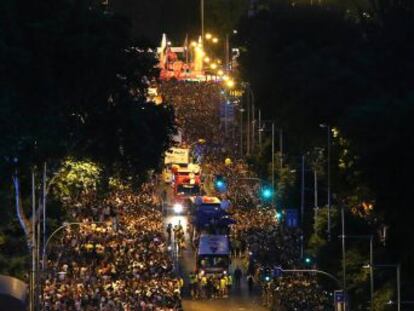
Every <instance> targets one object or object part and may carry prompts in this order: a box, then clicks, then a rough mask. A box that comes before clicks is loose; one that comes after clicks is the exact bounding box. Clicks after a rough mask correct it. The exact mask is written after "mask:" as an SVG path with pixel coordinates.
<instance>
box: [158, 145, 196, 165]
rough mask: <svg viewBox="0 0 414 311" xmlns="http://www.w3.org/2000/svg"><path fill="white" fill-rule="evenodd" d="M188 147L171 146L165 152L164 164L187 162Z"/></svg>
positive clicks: (188, 156)
mask: <svg viewBox="0 0 414 311" xmlns="http://www.w3.org/2000/svg"><path fill="white" fill-rule="evenodd" d="M189 161H190V149H183V148H171V149H170V150H168V151H167V152H166V153H165V159H164V164H188V162H189Z"/></svg>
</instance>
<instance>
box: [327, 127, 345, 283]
mask: <svg viewBox="0 0 414 311" xmlns="http://www.w3.org/2000/svg"><path fill="white" fill-rule="evenodd" d="M327 130H328V240H329V241H330V240H331V127H330V126H329V125H328V126H327ZM344 234H345V233H344ZM344 288H345V287H344Z"/></svg>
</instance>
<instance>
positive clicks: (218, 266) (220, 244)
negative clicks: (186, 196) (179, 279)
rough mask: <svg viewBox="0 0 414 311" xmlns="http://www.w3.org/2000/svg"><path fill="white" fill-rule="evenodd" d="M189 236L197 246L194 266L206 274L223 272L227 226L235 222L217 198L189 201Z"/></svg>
mask: <svg viewBox="0 0 414 311" xmlns="http://www.w3.org/2000/svg"><path fill="white" fill-rule="evenodd" d="M190 213H191V222H190V224H191V227H190V237H191V239H192V242H193V244H194V245H195V246H196V248H197V256H196V269H197V271H198V272H200V271H203V273H207V274H224V273H227V272H228V268H229V264H230V242H229V237H228V235H229V230H230V228H229V226H230V225H231V224H234V223H235V221H234V220H233V219H231V218H230V216H229V214H228V213H227V211H226V210H225V209H223V208H222V206H221V201H220V199H218V198H217V197H210V196H199V197H195V198H191V200H190Z"/></svg>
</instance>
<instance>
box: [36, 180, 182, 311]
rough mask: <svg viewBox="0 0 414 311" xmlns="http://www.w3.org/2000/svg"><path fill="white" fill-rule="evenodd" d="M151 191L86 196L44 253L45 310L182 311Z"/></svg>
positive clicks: (149, 188)
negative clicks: (99, 197)
mask: <svg viewBox="0 0 414 311" xmlns="http://www.w3.org/2000/svg"><path fill="white" fill-rule="evenodd" d="M152 198H153V196H152V189H151V187H149V186H148V185H145V186H144V187H143V188H142V190H141V191H140V194H139V195H137V194H134V193H132V192H129V191H122V192H116V193H113V194H112V195H111V196H110V197H108V198H107V199H105V200H104V201H103V202H100V201H98V200H97V199H96V198H94V197H91V196H88V197H85V198H83V199H82V200H81V201H80V202H78V203H77V204H76V206H75V207H74V209H73V213H72V216H73V218H74V220H77V221H80V222H81V223H82V225H80V226H79V228H72V227H70V226H68V227H66V229H65V230H64V232H63V234H62V236H61V238H60V239H61V241H60V243H55V246H54V247H53V248H51V249H50V250H49V252H50V253H51V254H50V255H49V258H51V259H53V260H50V261H49V263H48V268H49V269H48V273H47V276H46V280H45V284H44V287H43V303H44V310H59V311H63V310H68V311H69V310H76V311H80V310H100V311H101V310H102V311H110V310H111V311H116V310H119V311H121V310H125V311H127V310H140V311H151V310H154V311H155V310H157V311H167V310H168V311H171V310H181V287H182V282H180V280H179V279H177V278H175V277H174V273H173V266H172V262H171V259H170V257H169V255H168V252H167V243H166V240H165V237H164V230H163V224H162V213H161V212H160V210H159V209H158V208H157V207H156V206H155V205H154V204H153V200H152Z"/></svg>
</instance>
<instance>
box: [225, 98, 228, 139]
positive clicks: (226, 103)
mask: <svg viewBox="0 0 414 311" xmlns="http://www.w3.org/2000/svg"><path fill="white" fill-rule="evenodd" d="M227 105H228V101H226V102H225V103H224V137H225V138H226V139H227Z"/></svg>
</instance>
